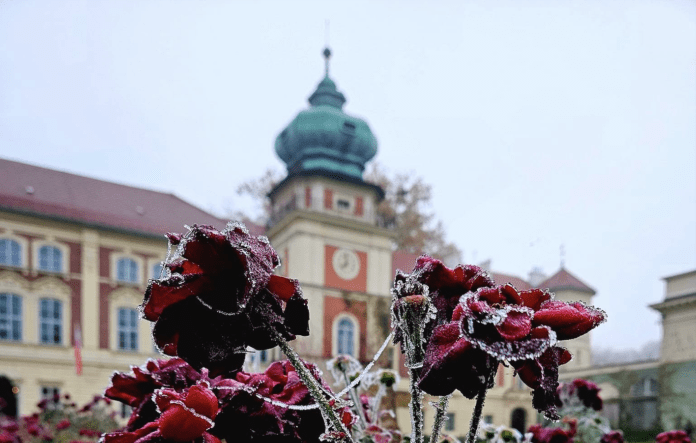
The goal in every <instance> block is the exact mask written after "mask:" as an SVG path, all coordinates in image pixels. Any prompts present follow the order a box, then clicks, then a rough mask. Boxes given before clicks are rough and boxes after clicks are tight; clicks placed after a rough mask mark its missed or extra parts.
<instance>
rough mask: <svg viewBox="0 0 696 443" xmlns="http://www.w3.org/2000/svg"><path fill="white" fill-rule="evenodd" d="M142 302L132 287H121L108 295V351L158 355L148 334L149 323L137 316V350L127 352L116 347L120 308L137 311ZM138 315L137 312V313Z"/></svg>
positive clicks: (138, 292) (139, 295)
mask: <svg viewBox="0 0 696 443" xmlns="http://www.w3.org/2000/svg"><path fill="white" fill-rule="evenodd" d="M142 301H143V296H142V294H141V293H140V291H138V290H136V289H135V288H132V287H121V288H118V289H116V290H114V291H112V292H111V294H109V349H111V350H112V351H114V352H119V353H120V352H127V353H139V354H149V355H158V354H159V352H158V351H157V347H156V346H155V343H154V341H153V339H152V334H151V333H150V323H149V322H147V321H144V320H142V318H141V317H140V315H138V322H137V325H138V349H137V350H128V349H120V348H119V347H118V344H119V343H118V333H119V330H118V311H119V309H122V308H127V309H135V310H136V311H137V310H138V306H139V305H140V303H142ZM138 313H139V311H138Z"/></svg>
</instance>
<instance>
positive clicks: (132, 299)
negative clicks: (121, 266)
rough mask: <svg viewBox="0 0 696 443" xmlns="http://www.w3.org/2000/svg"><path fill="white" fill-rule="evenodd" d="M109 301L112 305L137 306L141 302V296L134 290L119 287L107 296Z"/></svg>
mask: <svg viewBox="0 0 696 443" xmlns="http://www.w3.org/2000/svg"><path fill="white" fill-rule="evenodd" d="M109 299H110V300H111V302H112V303H113V304H114V305H121V306H137V305H139V304H140V303H142V301H143V294H142V293H141V292H139V291H137V290H135V289H134V288H129V287H121V288H118V289H116V290H114V291H111V293H110V294H109Z"/></svg>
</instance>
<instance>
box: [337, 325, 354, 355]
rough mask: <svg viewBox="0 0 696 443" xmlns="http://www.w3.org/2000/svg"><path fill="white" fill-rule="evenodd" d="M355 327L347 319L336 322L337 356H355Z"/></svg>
mask: <svg viewBox="0 0 696 443" xmlns="http://www.w3.org/2000/svg"><path fill="white" fill-rule="evenodd" d="M354 340H355V325H354V324H353V322H352V321H350V320H349V319H347V318H342V319H341V320H340V321H339V322H338V343H337V344H338V346H337V348H338V349H337V350H338V353H339V354H347V355H351V356H353V357H354V356H355V348H354V344H353V343H354Z"/></svg>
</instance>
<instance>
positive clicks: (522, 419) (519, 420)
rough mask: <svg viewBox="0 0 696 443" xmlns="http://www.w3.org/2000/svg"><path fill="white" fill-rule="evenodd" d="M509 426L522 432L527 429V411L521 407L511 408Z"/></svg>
mask: <svg viewBox="0 0 696 443" xmlns="http://www.w3.org/2000/svg"><path fill="white" fill-rule="evenodd" d="M510 427H511V428H515V429H517V430H518V431H520V432H522V433H524V432H525V430H526V429H527V411H525V410H524V409H522V408H516V409H513V411H512V414H510Z"/></svg>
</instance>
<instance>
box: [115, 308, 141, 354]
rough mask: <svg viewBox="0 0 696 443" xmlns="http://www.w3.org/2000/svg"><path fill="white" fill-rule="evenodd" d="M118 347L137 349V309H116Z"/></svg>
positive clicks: (126, 349)
mask: <svg viewBox="0 0 696 443" xmlns="http://www.w3.org/2000/svg"><path fill="white" fill-rule="evenodd" d="M118 349H120V350H122V351H137V350H138V311H137V310H135V309H131V308H121V309H119V310H118Z"/></svg>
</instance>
